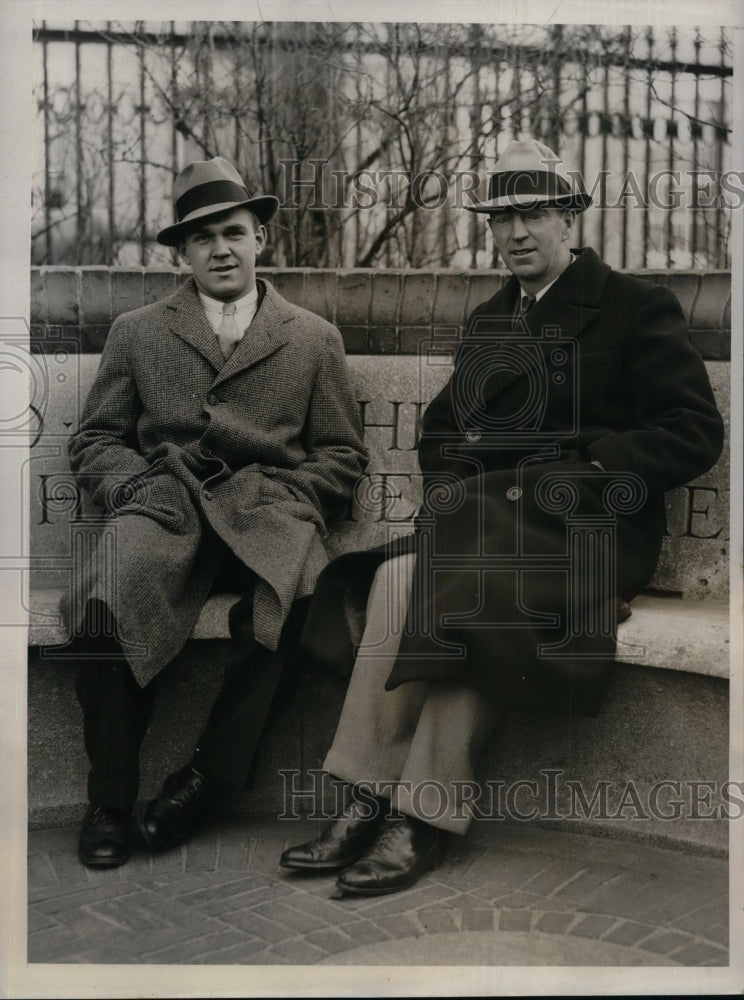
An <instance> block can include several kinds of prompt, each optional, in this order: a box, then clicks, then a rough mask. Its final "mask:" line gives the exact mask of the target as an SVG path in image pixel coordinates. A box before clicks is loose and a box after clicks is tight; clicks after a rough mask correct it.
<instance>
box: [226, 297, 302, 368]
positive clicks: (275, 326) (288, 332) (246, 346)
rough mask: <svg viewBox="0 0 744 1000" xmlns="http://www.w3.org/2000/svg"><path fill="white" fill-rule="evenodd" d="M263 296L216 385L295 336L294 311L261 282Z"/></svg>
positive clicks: (250, 365)
mask: <svg viewBox="0 0 744 1000" xmlns="http://www.w3.org/2000/svg"><path fill="white" fill-rule="evenodd" d="M262 285H263V297H262V298H261V302H260V305H259V307H258V311H257V313H256V315H255V316H254V318H253V322H252V323H251V325H250V326H249V327H248V329H247V330H246V332H245V334H244V335H243V339H242V340H241V341H240V343H239V344H238V346H237V347H236V348H235V350H234V351H233V353H232V354H231V355H230V357H229V358H228V359H227V361H225V363H224V364H223V365H222V367H221V368H220V371H219V374H218V375H217V378H216V379H215V385H219V384H220V383H221V382H225V381H226V380H227V379H230V378H232V377H233V376H235V375H238V374H240V372H243V371H245V369H246V368H251V367H252V366H253V365H255V364H257V363H258V362H259V361H261V360H263V358H265V357H268V355H269V354H273V353H274V351H277V350H278V349H279V348H280V347H282V346H283V345H284V344H286V343H287V342H288V341H289V340H291V337H292V321H293V320H294V316H293V314H292V312H291V311H290V310H289V309H288V308H287V307H286V306H285V305H284V303H283V302H282V300H281V299H280V298H278V296H277V295H276V293H275V292H274V289H273V288H272V287H271V286H270V285H268V284H265V283H263V282H262Z"/></svg>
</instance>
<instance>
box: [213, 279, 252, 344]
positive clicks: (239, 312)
mask: <svg viewBox="0 0 744 1000" xmlns="http://www.w3.org/2000/svg"><path fill="white" fill-rule="evenodd" d="M199 298H200V299H201V304H202V305H203V306H204V312H205V313H206V314H207V319H208V320H209V322H210V323H211V325H212V329H213V330H214V332H215V335H216V334H217V330H218V329H219V327H220V324H221V323H222V307H223V306H224V304H225V303H224V302H220V300H219V299H213V298H212V297H211V295H205V294H204V293H203V292H199ZM235 305H236V306H237V309H236V312H235V322H236V323H237V324H238V330H239V331H240V337H241V339H242V338H243V334H244V333H245V331H246V330H247V329H248V327H249V326H250V325H251V323H252V322H253V317H254V316H255V315H256V312H257V310H258V289H257V288H256V286H255V285H254V286H253V288H252V289H251V291H250V292H248V294H247V295H244V296H243V297H242V298H240V299H236V300H235Z"/></svg>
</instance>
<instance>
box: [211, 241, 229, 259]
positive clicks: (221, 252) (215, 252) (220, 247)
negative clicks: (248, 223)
mask: <svg viewBox="0 0 744 1000" xmlns="http://www.w3.org/2000/svg"><path fill="white" fill-rule="evenodd" d="M229 253H230V247H229V245H228V243H227V240H223V239H222V237H221V236H217V237H215V240H214V243H213V244H212V256H213V257H227V256H228V254H229Z"/></svg>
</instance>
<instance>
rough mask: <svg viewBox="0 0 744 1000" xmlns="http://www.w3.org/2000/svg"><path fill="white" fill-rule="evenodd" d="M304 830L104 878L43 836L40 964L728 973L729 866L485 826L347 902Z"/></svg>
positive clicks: (37, 863) (207, 840) (262, 831)
mask: <svg viewBox="0 0 744 1000" xmlns="http://www.w3.org/2000/svg"><path fill="white" fill-rule="evenodd" d="M318 829H319V827H318V825H317V824H313V823H310V822H309V821H307V820H303V821H301V822H299V823H286V822H285V823H281V822H279V821H277V820H272V819H266V818H262V819H252V820H247V821H246V820H243V821H232V822H231V823H226V824H223V825H221V826H220V828H219V830H215V831H211V832H209V831H207V832H204V833H203V834H202V835H200V836H199V837H197V838H195V839H194V840H193V841H192V842H190V843H189V844H188V845H187V846H184V847H182V848H181V849H180V850H175V851H173V852H171V853H168V854H164V855H158V856H153V857H150V856H149V855H148V854H147V853H146V852H145V850H144V847H142V848H141V849H140V850H139V851H138V852H137V853H136V854H135V855H134V856H133V858H132V859H131V861H130V862H129V863H128V864H126V865H125V866H123V867H122V868H118V869H113V870H104V871H91V870H88V869H85V868H83V867H82V866H81V865H80V864H79V863H78V861H77V859H76V857H75V845H76V838H77V830H76V829H58V830H39V831H31V832H30V833H29V841H28V864H29V873H28V876H29V889H28V892H29V917H28V920H29V923H28V961H29V963H36V962H46V963H138V964H139V963H173V964H189V963H198V964H215V965H232V964H244V965H277V964H280V965H281V964H287V965H315V964H318V963H326V964H352V965H353V964H360V965H376V964H390V965H396V964H400V965H406V964H411V965H415V964H424V963H426V964H429V965H432V964H434V965H437V964H438V965H448V964H453V965H457V964H468V965H469V964H483V965H525V964H528V965H599V966H603V965H604V966H606V965H619V966H641V965H644V966H660V965H666V966H675V965H676V966H724V965H726V964H727V963H728V951H727V946H728V863H727V861H726V860H725V859H722V858H718V857H710V856H697V855H691V854H686V853H683V852H681V851H676V850H667V849H661V848H657V847H651V846H644V845H641V844H639V843H638V842H629V841H620V840H617V839H614V838H606V837H595V836H589V835H586V834H574V833H563V832H557V831H552V830H546V829H544V828H538V827H534V826H515V825H506V824H503V823H500V824H496V823H493V824H490V825H488V826H486V825H484V824H481V825H479V826H478V827H477V828H476V829H474V830H473V831H472V832H471V834H470V835H469V836H468V837H467V839H464V840H459V839H458V840H457V841H456V842H455V844H454V845H453V848H452V850H451V852H450V854H449V856H448V859H447V861H446V862H445V864H444V865H443V866H442V867H441V868H439V869H437V870H436V871H434V872H432V873H431V874H430V875H429V876H427V877H425V878H424V879H422V880H421V881H420V882H419V883H418V884H417V885H416V886H415V887H414V888H412V889H410V890H408V891H407V892H403V893H398V894H395V895H390V896H384V897H378V898H376V899H371V900H370V899H358V898H351V897H344V898H335V887H334V877H333V876H331V875H325V876H323V877H318V876H315V875H312V874H311V875H306V874H304V873H288V872H283V871H281V870H279V869H277V863H278V861H279V856H280V854H281V851H282V850H283V848H284V847H285V846H286V845H287V844H290V843H297V842H298V841H300V840H302V839H306V838H307V837H309V836H314V835H315V833H316V832H317V830H318Z"/></svg>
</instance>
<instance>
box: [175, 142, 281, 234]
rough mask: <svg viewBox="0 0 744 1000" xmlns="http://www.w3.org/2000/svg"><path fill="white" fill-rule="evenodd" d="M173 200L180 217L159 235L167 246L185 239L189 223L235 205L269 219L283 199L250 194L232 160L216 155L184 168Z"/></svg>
mask: <svg viewBox="0 0 744 1000" xmlns="http://www.w3.org/2000/svg"><path fill="white" fill-rule="evenodd" d="M173 204H174V206H175V209H176V220H177V221H176V222H175V223H174V224H173V225H172V226H166V227H165V229H163V230H161V231H160V232H159V233H158V236H157V240H158V243H162V244H163V245H164V246H166V247H173V246H177V245H178V244H179V243H180V242H181V240H182V239H183V236H184V226H186V225H187V224H188V223H190V222H195V221H196V220H197V219H204V218H206V217H207V216H208V215H217V214H218V213H219V212H227V211H229V210H230V209H231V208H241V207H242V208H250V210H251V211H252V212H253V213H254V214H255V215H256V217H257V218H258V221H259V222H261V223H266V222H268V221H269V219H270V218H271V217H272V216H273V215H274V213H275V212H276V210H277V209H278V208H279V199H278V198H275V197H274V195H272V194H267V195H256V196H255V197H254V196H253V195H250V194H249V193H248V189H247V188H246V186H245V184H244V183H243V178H242V177H241V176H240V174H239V173H238V171H237V170H236V169H235V167H234V166H233V165H232V163H228V162H227V160H225V159H223V158H222V157H221V156H215V157H213V159H211V160H195V161H194V163H189V165H188V166H186V167H184V168H183V170H182V171H181V173H180V174H179V175H178V177H176V183H175V184H174V185H173Z"/></svg>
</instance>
